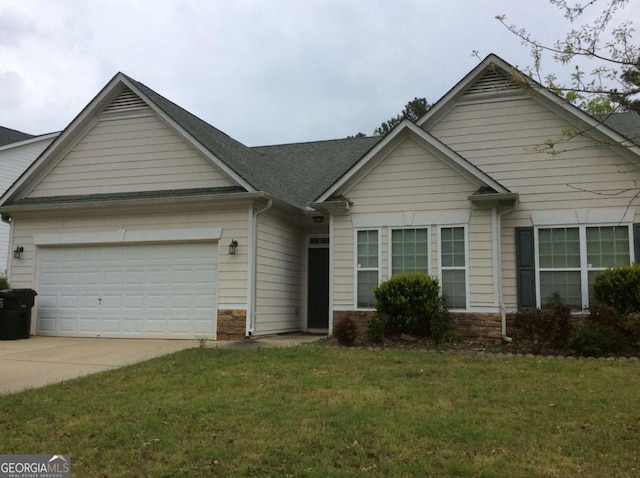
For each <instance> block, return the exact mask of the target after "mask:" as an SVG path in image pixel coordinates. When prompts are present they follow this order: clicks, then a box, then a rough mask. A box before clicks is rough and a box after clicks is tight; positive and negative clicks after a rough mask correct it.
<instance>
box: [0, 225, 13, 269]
mask: <svg viewBox="0 0 640 478" xmlns="http://www.w3.org/2000/svg"><path fill="white" fill-rule="evenodd" d="M0 220H1V221H2V222H4V223H5V224H7V225H8V226H9V228H10V232H9V253H8V254H7V269H6V270H5V271H4V274H5V276H6V277H7V278H8V277H9V269H10V268H11V260H12V258H13V255H12V254H11V250H12V249H13V224H12V223H13V218H12V217H11V216H9V215H8V214H0ZM1 272H2V271H0V273H1Z"/></svg>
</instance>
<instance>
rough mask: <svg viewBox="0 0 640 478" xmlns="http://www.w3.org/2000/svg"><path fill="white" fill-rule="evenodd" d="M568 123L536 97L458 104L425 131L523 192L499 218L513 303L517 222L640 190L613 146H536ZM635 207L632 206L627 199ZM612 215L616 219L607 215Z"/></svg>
mask: <svg viewBox="0 0 640 478" xmlns="http://www.w3.org/2000/svg"><path fill="white" fill-rule="evenodd" d="M567 128H571V125H570V124H569V123H567V122H566V121H564V120H563V119H561V118H559V117H558V116H556V115H555V114H554V113H553V112H551V111H549V110H547V109H546V108H544V107H543V106H541V105H540V104H539V103H538V102H537V101H535V99H533V98H520V99H516V100H503V101H495V102H492V103H476V104H464V103H463V104H459V105H457V106H455V107H454V108H453V110H452V111H450V112H449V113H448V114H447V115H446V116H445V117H444V118H442V119H441V120H440V121H439V123H438V124H436V125H434V126H433V127H431V129H429V132H430V133H431V134H433V135H434V136H436V137H437V138H438V139H440V140H441V141H443V142H444V143H446V144H447V145H448V146H449V147H451V148H452V149H453V150H455V151H456V152H458V153H459V154H461V155H462V156H463V157H465V158H466V159H468V160H469V161H471V162H472V163H473V164H475V165H476V166H478V167H479V168H480V169H482V170H483V171H484V172H486V173H487V174H489V175H490V176H491V177H492V178H494V179H495V180H497V181H499V182H500V183H501V184H503V185H504V186H505V187H507V188H509V189H510V190H511V191H513V192H517V193H519V195H520V200H519V203H518V206H517V208H516V211H514V212H513V213H510V214H507V215H506V216H504V217H503V221H502V222H503V232H502V265H503V292H504V297H505V302H506V304H507V305H508V306H509V307H515V306H516V304H517V297H516V271H515V229H514V228H515V227H523V226H531V225H532V222H531V213H532V212H534V211H552V210H566V209H590V210H594V209H598V208H605V207H616V208H625V207H627V206H628V205H629V204H630V201H631V200H632V198H633V195H634V194H635V193H636V192H637V187H638V186H637V184H638V182H639V181H640V171H639V167H638V165H636V164H633V163H632V162H630V161H629V160H628V159H626V158H624V157H622V156H620V155H619V154H616V152H615V148H609V147H606V146H604V145H603V144H602V143H599V142H597V141H595V140H591V139H589V138H586V137H582V136H581V137H577V138H574V139H572V140H571V141H568V142H563V143H560V144H559V145H558V147H557V148H556V151H557V152H556V154H549V153H546V152H543V151H539V148H540V146H541V145H542V144H544V142H545V141H547V140H555V139H557V138H559V137H560V135H561V134H562V132H563V130H565V129H567ZM632 206H634V207H635V204H632ZM612 220H613V221H615V220H616V218H612Z"/></svg>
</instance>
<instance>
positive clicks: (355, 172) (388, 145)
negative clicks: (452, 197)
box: [314, 120, 510, 203]
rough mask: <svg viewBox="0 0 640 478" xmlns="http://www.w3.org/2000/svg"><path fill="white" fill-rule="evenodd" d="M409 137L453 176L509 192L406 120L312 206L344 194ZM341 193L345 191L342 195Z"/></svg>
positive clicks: (498, 190)
mask: <svg viewBox="0 0 640 478" xmlns="http://www.w3.org/2000/svg"><path fill="white" fill-rule="evenodd" d="M408 137H412V138H413V139H417V140H418V142H419V143H420V144H422V146H423V147H425V148H427V149H429V150H431V151H433V152H434V153H436V154H437V156H438V157H439V158H440V159H441V160H444V161H445V162H446V163H447V164H449V165H450V166H451V167H452V168H453V169H454V170H455V171H456V172H458V173H459V174H461V175H463V176H464V177H465V178H467V179H468V180H470V181H471V182H473V183H474V184H476V185H478V186H489V187H491V188H493V189H495V190H496V191H497V192H503V193H508V192H510V191H509V190H508V189H506V188H505V187H504V186H502V185H501V184H500V183H498V182H497V181H495V180H494V179H493V178H491V177H490V176H489V175H487V174H486V173H484V172H483V171H481V170H480V169H478V168H477V167H476V166H474V165H473V164H471V163H470V162H469V161H467V160H466V159H464V158H463V157H462V156H460V155H459V154H457V153H456V152H455V151H453V150H452V149H451V148H449V147H448V146H446V145H445V144H444V143H442V142H441V141H439V140H438V139H436V138H434V137H433V136H432V135H431V134H429V133H428V132H426V131H425V130H423V129H422V128H420V127H418V126H417V125H416V124H414V123H412V122H411V121H409V120H403V121H402V122H401V123H400V124H399V125H398V126H396V127H395V128H394V129H393V130H392V131H391V132H390V133H388V134H387V136H386V137H385V138H384V139H383V140H382V141H380V142H379V143H378V144H376V145H375V146H374V147H373V148H372V149H371V150H370V151H369V152H368V153H367V154H366V155H364V156H363V157H362V158H361V159H360V160H359V161H358V162H357V163H356V164H355V165H354V166H353V167H352V168H351V169H350V170H349V171H347V173H345V174H344V175H343V176H342V178H340V179H339V180H338V181H336V182H335V183H334V184H333V186H331V187H330V188H329V189H327V191H325V192H324V193H323V194H322V195H321V196H320V197H319V198H318V199H316V201H314V202H315V203H320V202H323V201H326V200H327V199H328V198H329V197H331V196H332V195H334V194H335V193H336V192H337V191H339V190H340V191H342V192H346V191H347V190H348V189H347V188H349V185H351V184H355V183H357V181H358V179H359V178H360V177H362V176H363V175H364V174H366V173H367V172H368V171H369V170H370V169H372V168H373V167H375V165H376V164H378V163H379V162H380V161H382V160H383V159H384V158H385V157H386V156H387V155H388V154H389V153H390V152H391V151H393V149H395V148H396V147H397V146H398V145H399V144H400V142H402V141H403V140H404V139H406V138H408ZM343 190H344V191H343Z"/></svg>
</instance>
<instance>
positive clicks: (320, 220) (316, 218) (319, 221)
mask: <svg viewBox="0 0 640 478" xmlns="http://www.w3.org/2000/svg"><path fill="white" fill-rule="evenodd" d="M313 222H315V223H316V224H322V223H323V222H324V216H313Z"/></svg>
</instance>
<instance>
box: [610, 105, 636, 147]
mask: <svg viewBox="0 0 640 478" xmlns="http://www.w3.org/2000/svg"><path fill="white" fill-rule="evenodd" d="M600 120H601V121H602V122H603V123H604V124H606V125H607V126H608V127H609V128H611V129H614V130H616V131H617V132H618V133H620V134H621V135H623V136H625V137H627V138H629V139H630V140H631V141H633V142H634V143H638V144H640V115H639V114H638V113H635V112H632V111H627V112H623V113H614V114H612V115H609V116H607V117H605V118H600Z"/></svg>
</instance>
